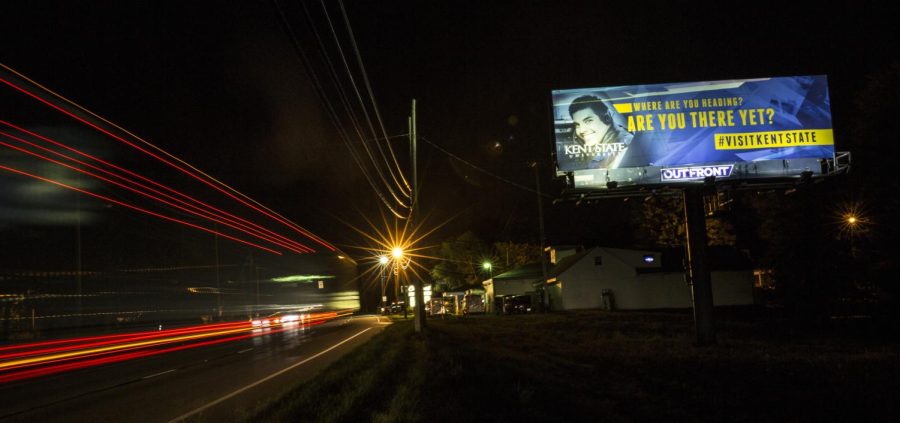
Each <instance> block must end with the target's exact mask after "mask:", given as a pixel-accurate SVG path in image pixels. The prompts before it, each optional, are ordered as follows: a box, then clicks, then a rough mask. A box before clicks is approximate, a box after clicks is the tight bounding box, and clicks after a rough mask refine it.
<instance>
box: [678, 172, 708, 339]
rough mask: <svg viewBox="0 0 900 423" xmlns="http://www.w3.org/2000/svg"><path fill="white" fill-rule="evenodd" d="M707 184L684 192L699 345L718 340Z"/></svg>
mask: <svg viewBox="0 0 900 423" xmlns="http://www.w3.org/2000/svg"><path fill="white" fill-rule="evenodd" d="M705 188H708V186H706V185H705V184H704V186H689V187H686V188H685V189H684V191H682V198H683V200H684V221H685V226H686V228H685V229H686V230H685V232H686V233H687V256H688V269H687V270H688V280H689V284H690V286H691V302H692V303H693V308H694V330H695V332H696V335H697V345H699V346H706V345H713V344H715V343H716V332H715V327H714V325H713V299H712V281H711V278H710V274H709V263H708V260H707V254H706V243H707V239H706V216H705V215H704V209H703V193H704V190H705Z"/></svg>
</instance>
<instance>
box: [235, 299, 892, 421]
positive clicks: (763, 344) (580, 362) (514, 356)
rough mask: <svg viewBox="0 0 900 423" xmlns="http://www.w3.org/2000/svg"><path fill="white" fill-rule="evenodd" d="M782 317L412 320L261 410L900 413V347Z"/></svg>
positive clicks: (500, 415)
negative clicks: (696, 331)
mask: <svg viewBox="0 0 900 423" xmlns="http://www.w3.org/2000/svg"><path fill="white" fill-rule="evenodd" d="M782 323H783V322H781V323H779V322H773V321H767V320H765V319H759V318H758V317H757V316H750V317H746V316H741V317H737V318H734V319H731V320H728V319H727V318H726V319H720V320H719V321H718V322H717V329H718V331H717V333H718V339H719V342H718V344H717V345H715V346H711V347H702V348H701V347H696V346H694V344H693V332H692V331H693V326H692V320H691V316H690V315H689V314H686V313H615V312H598V311H592V312H577V313H559V314H556V313H554V314H535V315H520V316H477V317H469V318H464V319H452V320H429V322H428V324H429V331H428V332H427V334H426V335H424V336H419V335H416V334H414V333H413V332H412V323H411V321H399V322H396V323H395V324H394V325H391V326H389V327H387V328H386V329H385V330H384V331H383V332H382V334H379V335H378V336H376V337H375V338H373V339H372V340H371V341H370V342H369V343H367V344H366V345H364V346H362V347H360V348H358V349H357V350H356V351H354V352H352V353H350V354H348V355H347V356H345V357H344V358H343V359H341V360H340V361H339V362H337V363H335V364H334V365H332V366H331V367H330V368H329V369H328V370H326V371H324V372H323V373H322V374H320V375H319V376H317V377H316V378H314V379H312V380H311V381H310V382H308V383H306V384H304V385H303V386H300V387H298V389H295V390H293V391H291V392H290V393H289V394H288V395H286V396H284V397H282V398H280V399H278V400H277V401H275V402H273V403H271V404H269V405H268V406H267V407H264V408H262V409H260V410H257V412H256V413H255V415H254V416H253V417H252V418H250V419H249V420H251V421H316V422H349V421H353V422H360V421H375V422H415V421H491V422H504V421H510V422H512V421H541V420H545V421H592V422H594V421H659V420H668V421H716V422H719V421H738V422H743V421H747V422H749V421H900V403H898V401H896V398H897V388H900V345H898V344H897V343H896V342H893V341H883V340H872V339H870V338H862V339H860V338H855V337H852V336H846V335H845V334H841V335H840V336H837V335H835V334H828V333H825V334H822V333H817V334H815V335H805V336H802V337H800V336H790V335H789V334H791V333H796V332H797V331H796V330H795V329H794V328H792V327H791V326H790V325H788V324H782Z"/></svg>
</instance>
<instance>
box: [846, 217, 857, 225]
mask: <svg viewBox="0 0 900 423" xmlns="http://www.w3.org/2000/svg"><path fill="white" fill-rule="evenodd" d="M847 223H849V224H851V225H853V224H856V216H850V217H848V218H847Z"/></svg>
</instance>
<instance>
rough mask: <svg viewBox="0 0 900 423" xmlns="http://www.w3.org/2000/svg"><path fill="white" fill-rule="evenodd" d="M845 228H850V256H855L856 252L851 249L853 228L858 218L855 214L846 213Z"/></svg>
mask: <svg viewBox="0 0 900 423" xmlns="http://www.w3.org/2000/svg"><path fill="white" fill-rule="evenodd" d="M846 222H847V229H848V230H850V258H856V252H855V251H854V249H853V230H854V229H856V224H857V223H859V219H857V218H856V215H853V214H848V215H847V216H846Z"/></svg>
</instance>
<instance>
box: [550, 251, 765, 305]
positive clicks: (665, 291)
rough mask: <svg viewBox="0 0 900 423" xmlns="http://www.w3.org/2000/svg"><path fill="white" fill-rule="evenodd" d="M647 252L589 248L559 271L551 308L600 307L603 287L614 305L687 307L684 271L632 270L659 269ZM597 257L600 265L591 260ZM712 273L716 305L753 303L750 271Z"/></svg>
mask: <svg viewBox="0 0 900 423" xmlns="http://www.w3.org/2000/svg"><path fill="white" fill-rule="evenodd" d="M645 254H648V253H646V252H641V251H630V250H617V249H596V250H595V251H592V252H591V253H589V254H588V255H586V256H585V257H584V258H583V259H581V260H580V261H579V262H578V263H575V264H574V265H573V266H572V267H570V268H569V269H568V270H566V271H565V272H564V273H562V274H561V275H559V276H558V277H557V280H558V281H559V283H558V284H556V285H551V286H553V287H554V289H553V290H549V289H548V294H550V297H551V298H553V302H554V304H553V306H554V309H556V310H576V309H591V308H594V309H596V308H602V307H603V296H602V293H603V290H604V289H608V290H609V291H610V292H611V296H612V301H613V306H614V308H615V309H620V310H636V309H654V308H689V307H691V290H690V287H689V286H688V285H687V284H686V283H685V280H684V273H682V272H672V273H646V274H638V273H637V272H636V270H635V267H638V266H640V267H658V265H659V264H658V262H657V263H654V264H647V263H643V260H642V259H643V256H644V255H645ZM598 256H599V257H600V258H601V259H600V260H601V263H600V265H596V264H595V263H596V261H595V257H598ZM657 260H658V258H657ZM639 263H640V264H639ZM711 277H712V284H713V302H714V304H715V305H749V304H753V273H752V271H750V270H746V271H728V272H712V274H711ZM548 288H549V287H548Z"/></svg>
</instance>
